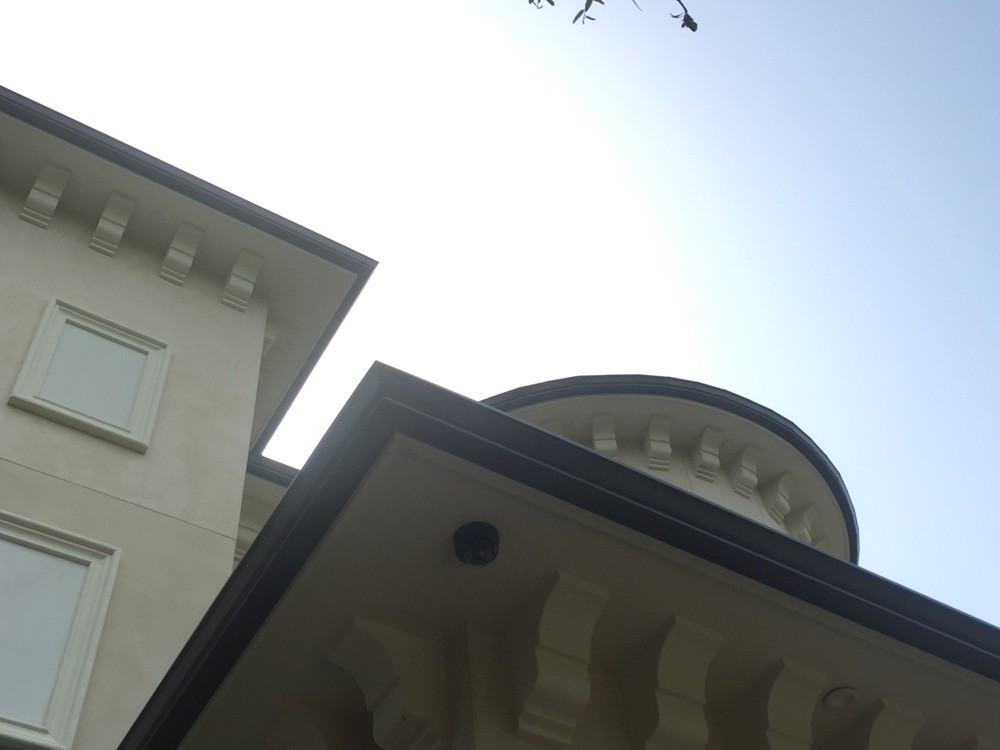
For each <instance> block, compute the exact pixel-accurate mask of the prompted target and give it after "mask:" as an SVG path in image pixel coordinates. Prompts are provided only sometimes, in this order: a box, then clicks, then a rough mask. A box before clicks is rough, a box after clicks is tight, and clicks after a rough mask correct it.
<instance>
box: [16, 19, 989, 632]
mask: <svg viewBox="0 0 1000 750" xmlns="http://www.w3.org/2000/svg"><path fill="white" fill-rule="evenodd" d="M640 4H641V5H642V6H643V8H644V10H643V11H642V12H639V11H637V10H636V9H635V8H634V7H633V6H632V4H631V2H628V0H607V6H606V7H603V8H600V7H598V8H596V15H598V16H599V19H598V21H597V22H595V23H593V24H588V25H587V27H586V28H580V27H579V26H573V25H571V23H570V21H571V18H572V16H573V14H574V13H575V12H576V10H577V7H578V6H577V4H576V3H575V2H573V1H572V0H557V5H556V7H555V8H549V7H546V8H545V9H543V10H540V11H536V10H535V9H533V8H532V7H530V6H529V5H528V4H527V3H524V2H523V0H518V1H517V2H514V0H465V1H464V2H459V0H453V1H452V2H446V3H426V2H425V3H414V2H412V0H411V1H410V2H402V0H386V1H385V2H374V0H372V1H371V2H364V3H359V2H357V0H331V2H328V3H325V4H323V5H319V4H313V3H300V2H297V1H296V0H291V1H290V2H286V3H282V4H281V5H274V4H267V5H247V4H245V3H242V4H238V3H232V4H229V5H225V4H218V5H217V4H205V3H200V4H199V3H187V2H179V3H176V4H174V5H171V7H170V8H169V9H167V8H165V7H164V8H156V9H150V10H145V9H143V8H141V7H139V6H136V5H135V4H134V3H124V2H122V3H115V4H112V3H100V2H97V3H86V4H80V3H74V4H68V3H67V4H66V5H65V7H51V8H49V9H48V10H47V11H46V17H47V19H48V20H47V21H45V23H44V32H43V33H42V32H40V33H37V34H36V33H34V32H32V33H24V34H16V35H14V36H13V37H12V38H8V39H6V40H5V44H4V46H3V49H0V61H2V63H3V70H4V80H3V81H2V82H3V83H4V84H5V85H7V86H9V87H11V88H13V89H15V90H17V91H20V92H21V93H23V94H25V95H27V96H30V97H32V98H35V99H37V100H38V101H40V102H42V103H44V104H46V105H49V106H51V107H54V108H56V109H58V110H61V111H63V112H65V113H66V114H68V115H70V116H73V117H76V118H77V119H80V120H82V121H84V122H86V123H87V124H90V125H92V126H94V127H97V128H98V129H100V130H103V131H105V132H107V133H109V134H111V135H113V136H115V137H117V138H120V139H122V140H124V141H126V142H129V143H131V144H133V145H135V146H137V147H139V148H142V149H144V150H146V151H149V152H150V153H152V154H154V155H155V156H158V157H160V158H163V159H165V160H167V161H170V162H172V163H175V164H177V165H178V166H180V167H182V168H184V169H187V170H188V171H190V172H193V173H194V174H196V175H198V176H201V177H204V178H205V179H208V180H210V181H212V182H215V183H217V184H219V185H220V186H222V187H224V188H226V189H228V190H231V191H233V192H235V193H238V194H240V195H243V196H245V197H247V198H249V199H250V200H253V201H255V202H257V203H260V204H261V205H264V206H266V207H267V208H270V209H272V210H274V211H277V212H278V213H282V214H284V215H287V216H288V217H289V218H291V219H293V220H296V221H299V222H300V223H302V224H305V225H306V226H308V227H310V228H312V229H315V230H317V231H319V232H322V233H324V234H326V235H328V236H330V237H332V238H334V239H337V240H339V241H341V242H344V243H345V244H347V245H349V246H352V247H354V248H356V249H357V250H359V251H360V252H363V253H365V254H367V255H370V256H372V257H374V258H376V259H378V260H380V261H381V263H382V265H381V266H380V268H379V269H378V271H377V272H376V274H375V276H374V278H373V280H372V282H371V284H370V285H369V288H368V290H367V291H366V292H365V294H364V295H363V296H362V299H361V301H360V302H359V303H358V305H357V306H356V307H355V310H354V312H353V313H352V315H351V316H350V317H349V319H348V322H347V323H346V324H345V326H344V328H343V329H342V331H341V333H340V334H339V335H338V337H337V338H335V339H334V345H333V347H332V348H331V351H330V352H329V356H328V357H327V358H325V360H324V362H323V364H322V365H321V367H320V369H319V371H318V375H317V378H316V379H315V380H314V382H313V383H312V384H311V385H310V387H309V388H308V389H307V391H306V393H305V397H304V399H303V403H302V405H301V406H300V407H299V408H298V409H296V410H295V412H294V413H293V416H292V418H291V419H290V420H289V424H288V426H287V428H286V429H284V430H282V432H281V433H280V436H279V441H278V443H277V444H276V445H275V446H274V454H275V455H276V456H277V457H279V458H281V459H283V460H286V461H289V462H292V463H301V462H302V461H303V460H304V458H305V456H306V455H307V454H308V451H309V450H310V448H311V446H312V444H313V443H314V442H315V441H316V440H317V439H318V437H319V436H320V435H321V434H322V432H323V431H324V430H325V428H326V426H327V425H328V424H329V421H330V420H331V419H332V418H333V417H334V416H335V414H336V412H337V411H338V410H339V408H340V405H341V404H342V403H343V401H344V400H345V399H346V397H347V396H348V394H349V393H350V390H351V388H352V387H353V385H354V384H356V383H357V381H358V380H359V379H360V377H361V376H362V374H363V373H364V371H365V370H366V369H367V367H368V365H369V364H370V363H371V361H372V360H374V359H380V360H382V361H385V362H387V363H389V364H393V365H395V366H398V367H401V368H403V369H405V370H408V371H411V372H413V373H414V374H416V375H419V376H421V377H425V378H427V379H429V380H431V381H434V382H437V383H439V384H441V385H444V386H446V387H449V388H452V389H454V390H456V391H459V392H461V393H464V394H466V395H468V396H471V397H474V398H482V397H485V396H488V395H491V394H492V393H495V392H499V391H502V390H506V389H508V388H512V387H515V386H518V385H523V384H526V383H531V382H537V381H539V380H544V379H548V378H553V377H562V376H567V375H575V374H589V373H608V372H647V373H653V374H664V375H675V376H679V377H686V378H692V379H696V380H701V381H704V382H707V383H711V384H713V385H717V386H721V387H724V388H728V389H730V390H733V391H735V392H737V393H740V394H742V395H745V396H747V397H749V398H752V399H754V400H757V401H759V402H760V403H762V404H765V405H767V406H769V407H771V408H773V409H775V410H777V411H778V412H780V413H782V414H784V415H785V416H787V417H789V418H790V419H792V420H793V421H794V422H796V423H797V424H798V425H799V426H800V427H802V428H803V429H804V430H805V431H806V432H807V433H809V434H810V435H811V436H812V437H813V439H814V440H815V441H816V442H817V443H818V444H819V445H820V446H821V447H822V448H823V449H824V450H826V452H827V453H828V455H829V456H830V458H831V459H832V460H833V462H834V463H835V464H836V465H837V466H838V467H839V468H840V470H841V472H842V474H843V476H844V479H845V481H846V483H847V486H848V488H849V490H850V491H851V494H852V496H853V499H854V503H855V507H856V509H857V513H858V519H859V524H860V529H861V563H862V565H864V566H865V567H868V568H870V569H872V570H874V571H876V572H878V573H880V574H882V575H885V576H887V577H889V578H892V579H894V580H896V581H899V582H901V583H903V584H904V585H907V586H909V587H911V588H914V589H916V590H918V591H921V592H923V593H926V594H928V595H930V596H932V597H934V598H937V599H940V600H942V601H944V602H946V603H948V604H951V605H953V606H956V607H958V608H959V609H962V610H964V611H966V612H969V613H971V614H973V615H976V616H978V617H981V618H983V619H986V620H988V621H990V622H993V623H1000V597H998V596H997V594H996V585H995V583H994V577H995V575H996V574H997V573H998V572H1000V544H998V543H997V541H996V538H997V535H998V528H1000V500H998V498H997V494H998V493H997V490H996V486H997V483H998V482H997V477H998V476H1000V472H998V467H997V461H996V453H997V450H998V449H997V443H998V440H997V428H996V424H997V420H998V417H1000V392H998V389H997V383H998V381H1000V358H998V353H997V352H998V342H1000V302H998V300H997V279H998V275H1000V274H998V272H1000V267H998V266H1000V260H998V242H1000V210H998V205H1000V146H998V143H997V139H998V135H997V134H998V133H1000V4H998V3H995V2H989V3H988V2H985V1H978V2H977V1H975V0H973V1H971V2H968V3H964V4H962V5H961V6H947V5H940V4H934V5H932V4H930V3H927V2H919V1H918V2H905V3H904V2H901V1H896V0H885V1H884V2H882V3H867V4H862V5H860V6H858V5H855V6H845V5H843V4H835V3H798V4H790V3H780V4H779V3H768V2H758V3H742V4H737V3H718V2H710V1H709V0H690V3H689V8H690V10H691V12H692V14H693V15H694V17H695V18H696V19H697V20H698V22H699V24H700V28H699V31H698V32H697V33H696V34H691V33H689V32H688V31H687V30H681V29H680V28H679V24H678V22H676V21H673V20H671V19H670V18H668V17H667V13H668V12H673V11H674V10H675V9H676V5H675V4H674V5H672V4H671V3H670V2H667V1H666V0H644V2H641V3H640ZM57 5H58V4H57ZM7 12H8V14H9V15H10V17H9V18H8V20H7V21H6V22H5V25H6V26H7V27H8V28H24V29H36V28H38V24H39V21H40V19H39V17H38V10H37V8H35V7H34V6H31V7H29V6H27V5H24V4H21V5H15V6H13V7H12V8H10V9H8V10H7ZM145 13H148V15H143V14H145ZM19 14H20V16H19ZM52 19H65V21H64V22H63V23H57V22H55V21H53V20H52ZM0 148H2V134H0ZM0 153H2V152H0Z"/></svg>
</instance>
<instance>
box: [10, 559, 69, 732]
mask: <svg viewBox="0 0 1000 750" xmlns="http://www.w3.org/2000/svg"><path fill="white" fill-rule="evenodd" d="M86 576H87V566H86V565H83V564H81V563H79V562H76V561H74V560H67V559H65V558H62V557H57V556H55V555H52V554H49V553H46V552H42V551H39V550H36V549H33V548H31V547H27V546H24V545H22V544H16V543H14V542H11V541H8V540H6V539H0V602H2V605H0V607H2V612H3V614H2V615H0V715H3V716H4V717H6V718H10V719H14V720H16V721H22V722H26V723H28V724H34V725H36V726H40V725H42V724H43V723H44V720H45V712H46V710H47V708H48V705H49V700H50V698H51V697H52V691H53V688H54V687H55V684H56V678H57V677H58V675H59V667H60V665H61V663H62V658H63V653H64V652H65V650H66V642H67V639H68V637H69V632H70V627H71V626H72V624H73V619H74V616H75V614H76V608H77V604H78V602H79V601H80V594H81V592H82V591H83V583H84V579H85V578H86Z"/></svg>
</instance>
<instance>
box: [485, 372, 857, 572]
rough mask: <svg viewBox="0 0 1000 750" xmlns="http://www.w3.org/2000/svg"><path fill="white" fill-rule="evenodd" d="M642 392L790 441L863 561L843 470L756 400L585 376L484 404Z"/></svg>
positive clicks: (647, 379) (675, 381)
mask: <svg viewBox="0 0 1000 750" xmlns="http://www.w3.org/2000/svg"><path fill="white" fill-rule="evenodd" d="M626 394H627V395H633V394H642V395H650V396H662V397H665V398H677V399H682V400H684V401H692V402H694V403H697V404H704V405H706V406H712V407H715V408H716V409H721V410H722V411H726V412H729V413H730V414H736V415H737V416H740V417H743V418H744V419H747V420H749V421H751V422H754V423H755V424H758V425H760V426H761V427H763V428H764V429H766V430H768V431H769V432H771V433H773V434H775V435H777V436H778V437H780V438H781V439H783V440H784V441H785V442H787V443H789V444H790V445H791V446H792V447H793V448H795V450H797V451H798V452H799V453H800V454H801V455H802V456H804V457H805V458H806V459H807V460H808V461H809V463H811V464H812V465H813V466H814V467H815V468H816V471H818V472H819V474H820V476H821V477H823V481H825V482H826V484H827V486H828V487H829V488H830V491H831V492H832V493H833V496H834V498H835V499H836V501H837V505H838V506H839V507H840V512H841V514H842V515H843V516H844V524H845V525H846V527H847V538H848V544H849V547H850V557H851V561H852V562H854V563H857V562H858V554H859V542H858V518H857V514H856V513H855V512H854V503H852V502H851V496H850V493H848V491H847V486H846V485H845V484H844V480H843V478H842V477H841V476H840V472H839V471H838V470H837V467H836V466H834V465H833V462H832V461H831V460H830V459H829V458H828V457H827V455H826V453H824V452H823V450H822V449H821V448H820V447H819V446H818V445H816V443H814V442H813V440H812V438H810V437H809V436H808V435H807V434H806V433H805V432H803V431H802V430H801V429H800V428H799V427H798V425H796V424H795V423H794V422H792V421H791V420H790V419H787V418H785V417H783V416H781V415H780V414H778V413H777V412H776V411H773V410H772V409H768V408H767V407H766V406H761V405H760V404H758V403H757V402H755V401H751V400H750V399H748V398H744V397H743V396H740V395H737V394H735V393H732V392H731V391H727V390H724V389H722V388H716V387H715V386H711V385H706V384H704V383H698V382H695V381H693V380H682V379H681V378H669V377H662V376H657V375H581V376H576V377H571V378H562V379H559V380H549V381H547V382H544V383H537V384H535V385H528V386H524V387H521V388H515V389H514V390H512V391H507V392H506V393H500V394H498V395H496V396H490V397H489V398H487V399H484V400H483V403H484V404H488V405H489V406H492V407H494V408H497V409H500V410H501V411H513V410H515V409H521V408H524V407H527V406H533V405H535V404H543V403H546V402H549V401H559V400H562V399H566V398H573V397H575V396H602V395H626Z"/></svg>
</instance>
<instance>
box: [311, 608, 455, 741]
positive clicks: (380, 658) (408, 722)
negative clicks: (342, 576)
mask: <svg viewBox="0 0 1000 750" xmlns="http://www.w3.org/2000/svg"><path fill="white" fill-rule="evenodd" d="M327 658H328V659H329V661H330V662H332V663H333V664H335V665H337V666H338V667H340V668H341V669H343V670H345V671H346V672H347V673H348V674H349V675H351V677H353V678H354V680H355V681H356V682H357V683H358V685H359V687H360V688H361V692H362V693H363V694H364V696H365V704H366V705H367V706H368V710H369V711H371V712H372V729H373V731H372V734H373V735H374V738H375V743H376V744H377V745H378V746H379V747H380V748H382V750H443V748H445V747H446V745H447V739H448V695H447V685H446V682H445V660H444V652H443V650H442V648H441V645H440V644H439V643H436V642H434V641H430V640H427V639H425V638H421V637H419V636H415V635H413V634H411V633H407V632H404V631H402V630H397V629H396V628H392V627H389V626H387V625H382V624H380V623H376V622H372V621H370V620H360V619H355V620H352V621H351V622H349V623H348V624H347V625H346V626H345V627H344V628H343V629H342V630H341V631H340V633H339V634H338V635H337V639H336V641H335V643H334V645H333V648H332V649H331V650H330V651H329V653H328V655H327Z"/></svg>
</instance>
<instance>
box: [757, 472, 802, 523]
mask: <svg viewBox="0 0 1000 750" xmlns="http://www.w3.org/2000/svg"><path fill="white" fill-rule="evenodd" d="M794 486H795V477H794V476H792V475H791V474H790V473H789V472H787V471H786V472H785V473H784V474H782V475H781V476H780V477H778V478H777V479H772V480H771V481H770V482H768V483H767V484H765V485H764V486H762V487H761V488H760V494H761V496H762V497H763V498H764V507H765V508H767V513H768V515H769V516H771V518H773V519H774V520H775V521H776V522H777V523H784V522H785V516H787V515H788V511H790V510H791V509H792V506H791V505H790V504H789V501H788V498H789V497H790V496H791V494H792V487H794Z"/></svg>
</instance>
